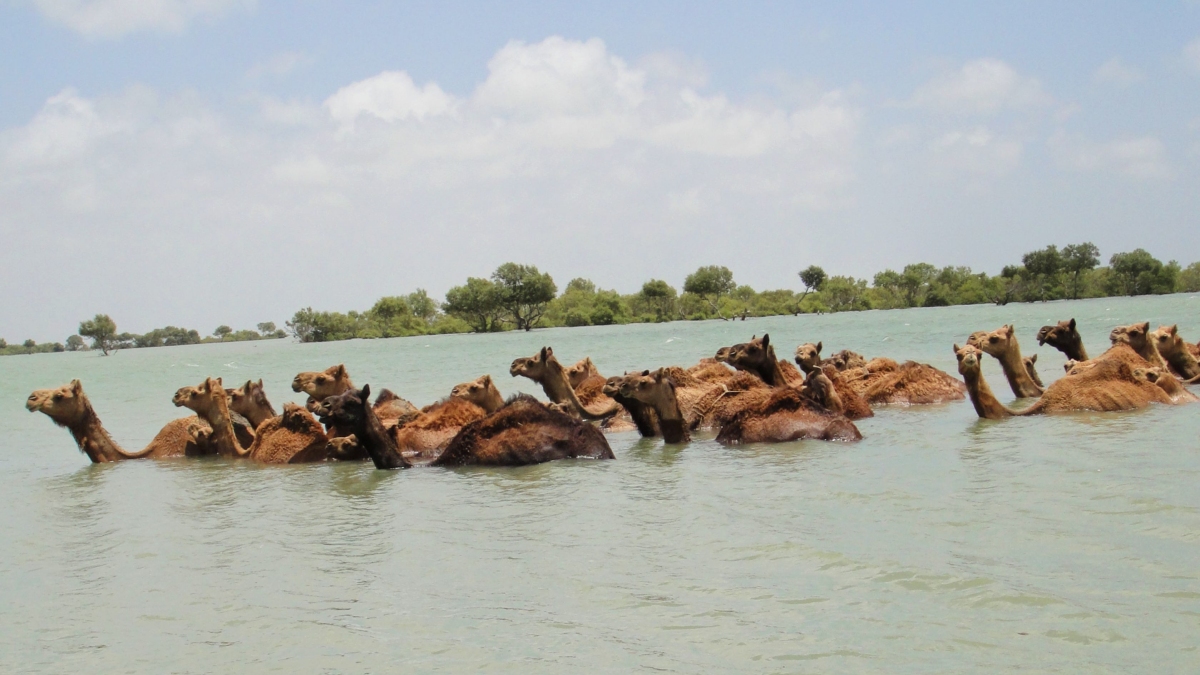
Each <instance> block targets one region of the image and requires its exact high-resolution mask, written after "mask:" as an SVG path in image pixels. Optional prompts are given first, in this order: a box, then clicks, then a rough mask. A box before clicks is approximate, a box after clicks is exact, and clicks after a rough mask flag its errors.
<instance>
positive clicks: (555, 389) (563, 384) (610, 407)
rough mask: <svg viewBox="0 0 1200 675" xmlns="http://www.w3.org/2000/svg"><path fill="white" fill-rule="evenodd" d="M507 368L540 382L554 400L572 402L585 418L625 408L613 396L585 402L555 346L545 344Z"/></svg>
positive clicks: (617, 411)
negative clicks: (590, 404) (593, 403)
mask: <svg viewBox="0 0 1200 675" xmlns="http://www.w3.org/2000/svg"><path fill="white" fill-rule="evenodd" d="M508 372H509V374H510V375H512V376H513V377H517V376H518V375H520V376H522V377H527V378H529V379H531V380H533V381H534V382H537V383H538V384H540V385H541V386H542V391H544V392H545V393H546V397H547V398H549V399H550V401H551V402H552V403H558V404H562V405H567V406H570V408H571V409H572V410H574V411H575V413H577V414H578V415H579V416H580V417H581V418H583V419H585V420H603V419H605V418H608V417H612V416H613V415H617V414H619V413H620V412H621V410H622V408H621V406H620V404H618V403H617V402H616V401H613V400H611V399H609V400H608V401H607V402H606V403H603V404H601V405H599V406H596V407H588V406H585V405H584V404H583V402H582V401H580V400H579V397H578V396H577V395H576V394H575V388H574V387H572V386H571V382H570V380H568V379H567V373H566V369H565V368H563V366H562V364H561V363H559V362H558V359H557V358H555V356H554V350H553V349H551V348H550V347H542V349H541V351H539V352H538V353H537V354H534V355H533V356H530V357H525V358H519V359H515V360H513V362H512V365H511V366H510V367H509V369H508ZM605 398H607V397H605Z"/></svg>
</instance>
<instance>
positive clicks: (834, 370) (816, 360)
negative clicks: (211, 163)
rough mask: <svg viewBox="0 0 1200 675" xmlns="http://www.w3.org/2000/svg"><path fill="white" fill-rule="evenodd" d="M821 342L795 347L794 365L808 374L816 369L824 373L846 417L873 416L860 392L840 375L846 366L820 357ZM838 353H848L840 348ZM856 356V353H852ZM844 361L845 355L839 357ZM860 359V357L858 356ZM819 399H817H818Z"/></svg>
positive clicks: (855, 418)
mask: <svg viewBox="0 0 1200 675" xmlns="http://www.w3.org/2000/svg"><path fill="white" fill-rule="evenodd" d="M821 346H822V345H821V343H820V342H818V343H817V344H815V345H814V344H813V343H811V342H806V343H804V344H802V345H800V346H799V347H796V365H798V366H800V370H801V371H803V372H805V373H807V374H808V375H809V376H811V375H812V373H814V372H816V371H821V372H823V373H824V375H825V377H826V379H828V380H829V382H830V383H831V384H832V385H833V388H834V391H833V393H834V394H835V395H836V397H837V399H838V403H839V404H840V405H841V406H842V409H841V410H839V412H841V413H842V414H844V415H845V416H846V417H847V418H849V419H851V420H860V419H865V418H867V417H873V416H874V415H875V412H874V411H873V410H871V406H870V404H869V403H867V400H866V399H865V398H863V396H862V394H861V393H860V392H859V391H857V390H856V389H855V388H854V387H852V386H851V385H850V383H849V382H848V381H847V379H846V378H844V377H842V373H843V371H846V370H848V369H847V368H838V367H837V366H836V365H834V364H831V363H828V362H827V361H828V360H824V361H823V360H822V359H821ZM838 353H839V354H844V353H849V354H854V352H850V351H848V350H842V352H838ZM854 355H855V356H858V355H857V354H854ZM839 358H841V359H843V362H845V357H844V356H843V357H839ZM858 359H859V360H861V359H862V357H861V356H858ZM856 362H857V361H856ZM865 366H866V361H863V363H862V365H859V366H854V368H855V369H857V368H863V367H865ZM805 386H808V378H807V377H806V378H805ZM818 400H819V399H818Z"/></svg>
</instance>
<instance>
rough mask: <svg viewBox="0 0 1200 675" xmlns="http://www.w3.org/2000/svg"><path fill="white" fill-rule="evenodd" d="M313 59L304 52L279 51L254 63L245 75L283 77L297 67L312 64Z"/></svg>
mask: <svg viewBox="0 0 1200 675" xmlns="http://www.w3.org/2000/svg"><path fill="white" fill-rule="evenodd" d="M314 61H315V59H314V58H313V57H311V56H309V55H308V54H305V53H304V52H280V53H278V54H276V55H274V56H272V57H271V58H269V59H267V60H266V61H263V62H261V63H256V64H254V65H253V66H252V67H251V68H250V70H248V71H246V77H248V78H250V79H258V78H262V77H283V76H285V75H290V74H291V73H292V72H293V71H295V70H296V69H297V68H302V67H304V66H309V65H312V64H313V62H314Z"/></svg>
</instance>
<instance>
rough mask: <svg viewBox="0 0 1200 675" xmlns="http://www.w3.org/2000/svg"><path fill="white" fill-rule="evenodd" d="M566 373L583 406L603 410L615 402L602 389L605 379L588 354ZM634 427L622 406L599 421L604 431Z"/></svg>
mask: <svg viewBox="0 0 1200 675" xmlns="http://www.w3.org/2000/svg"><path fill="white" fill-rule="evenodd" d="M566 374H567V382H569V383H570V384H571V388H572V389H574V390H575V396H576V397H577V398H578V399H579V402H580V403H582V404H583V406H584V407H585V408H589V409H592V410H597V409H598V410H604V409H606V408H609V407H611V406H612V405H613V404H614V403H616V401H615V399H613V397H611V396H609V395H608V394H607V393H606V392H605V391H604V384H605V382H606V381H607V380H606V378H605V377H604V376H603V375H601V374H600V370H599V369H598V368H596V364H595V363H593V362H592V358H591V357H590V356H589V357H586V358H584V359H581V360H580V361H579V362H578V363H576V364H575V365H573V366H570V367H569V368H567V369H566ZM618 405H619V404H618ZM567 414H571V412H569V411H568V412H567ZM636 428H637V427H636V425H635V424H634V421H633V419H632V418H631V417H630V415H629V411H628V410H625V409H624V407H622V408H621V412H619V413H617V414H616V415H613V416H612V417H608V418H605V419H604V420H603V421H602V422H600V430H601V431H604V432H605V433H621V432H625V431H633V430H634V429H636Z"/></svg>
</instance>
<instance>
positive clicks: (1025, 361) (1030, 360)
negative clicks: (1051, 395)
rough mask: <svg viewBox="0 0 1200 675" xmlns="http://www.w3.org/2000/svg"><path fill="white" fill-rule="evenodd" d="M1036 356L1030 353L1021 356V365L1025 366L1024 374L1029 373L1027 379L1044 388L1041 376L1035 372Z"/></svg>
mask: <svg viewBox="0 0 1200 675" xmlns="http://www.w3.org/2000/svg"><path fill="white" fill-rule="evenodd" d="M1037 356H1038V355H1037V354H1030V355H1029V356H1025V357H1022V358H1021V365H1023V366H1025V374H1027V375H1029V379H1031V380H1033V383H1034V384H1036V385H1037V386H1039V387H1041V388H1042V389H1045V388H1046V385H1045V384H1043V383H1042V378H1041V377H1040V376H1039V375H1038V372H1037V367H1036V366H1037Z"/></svg>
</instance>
